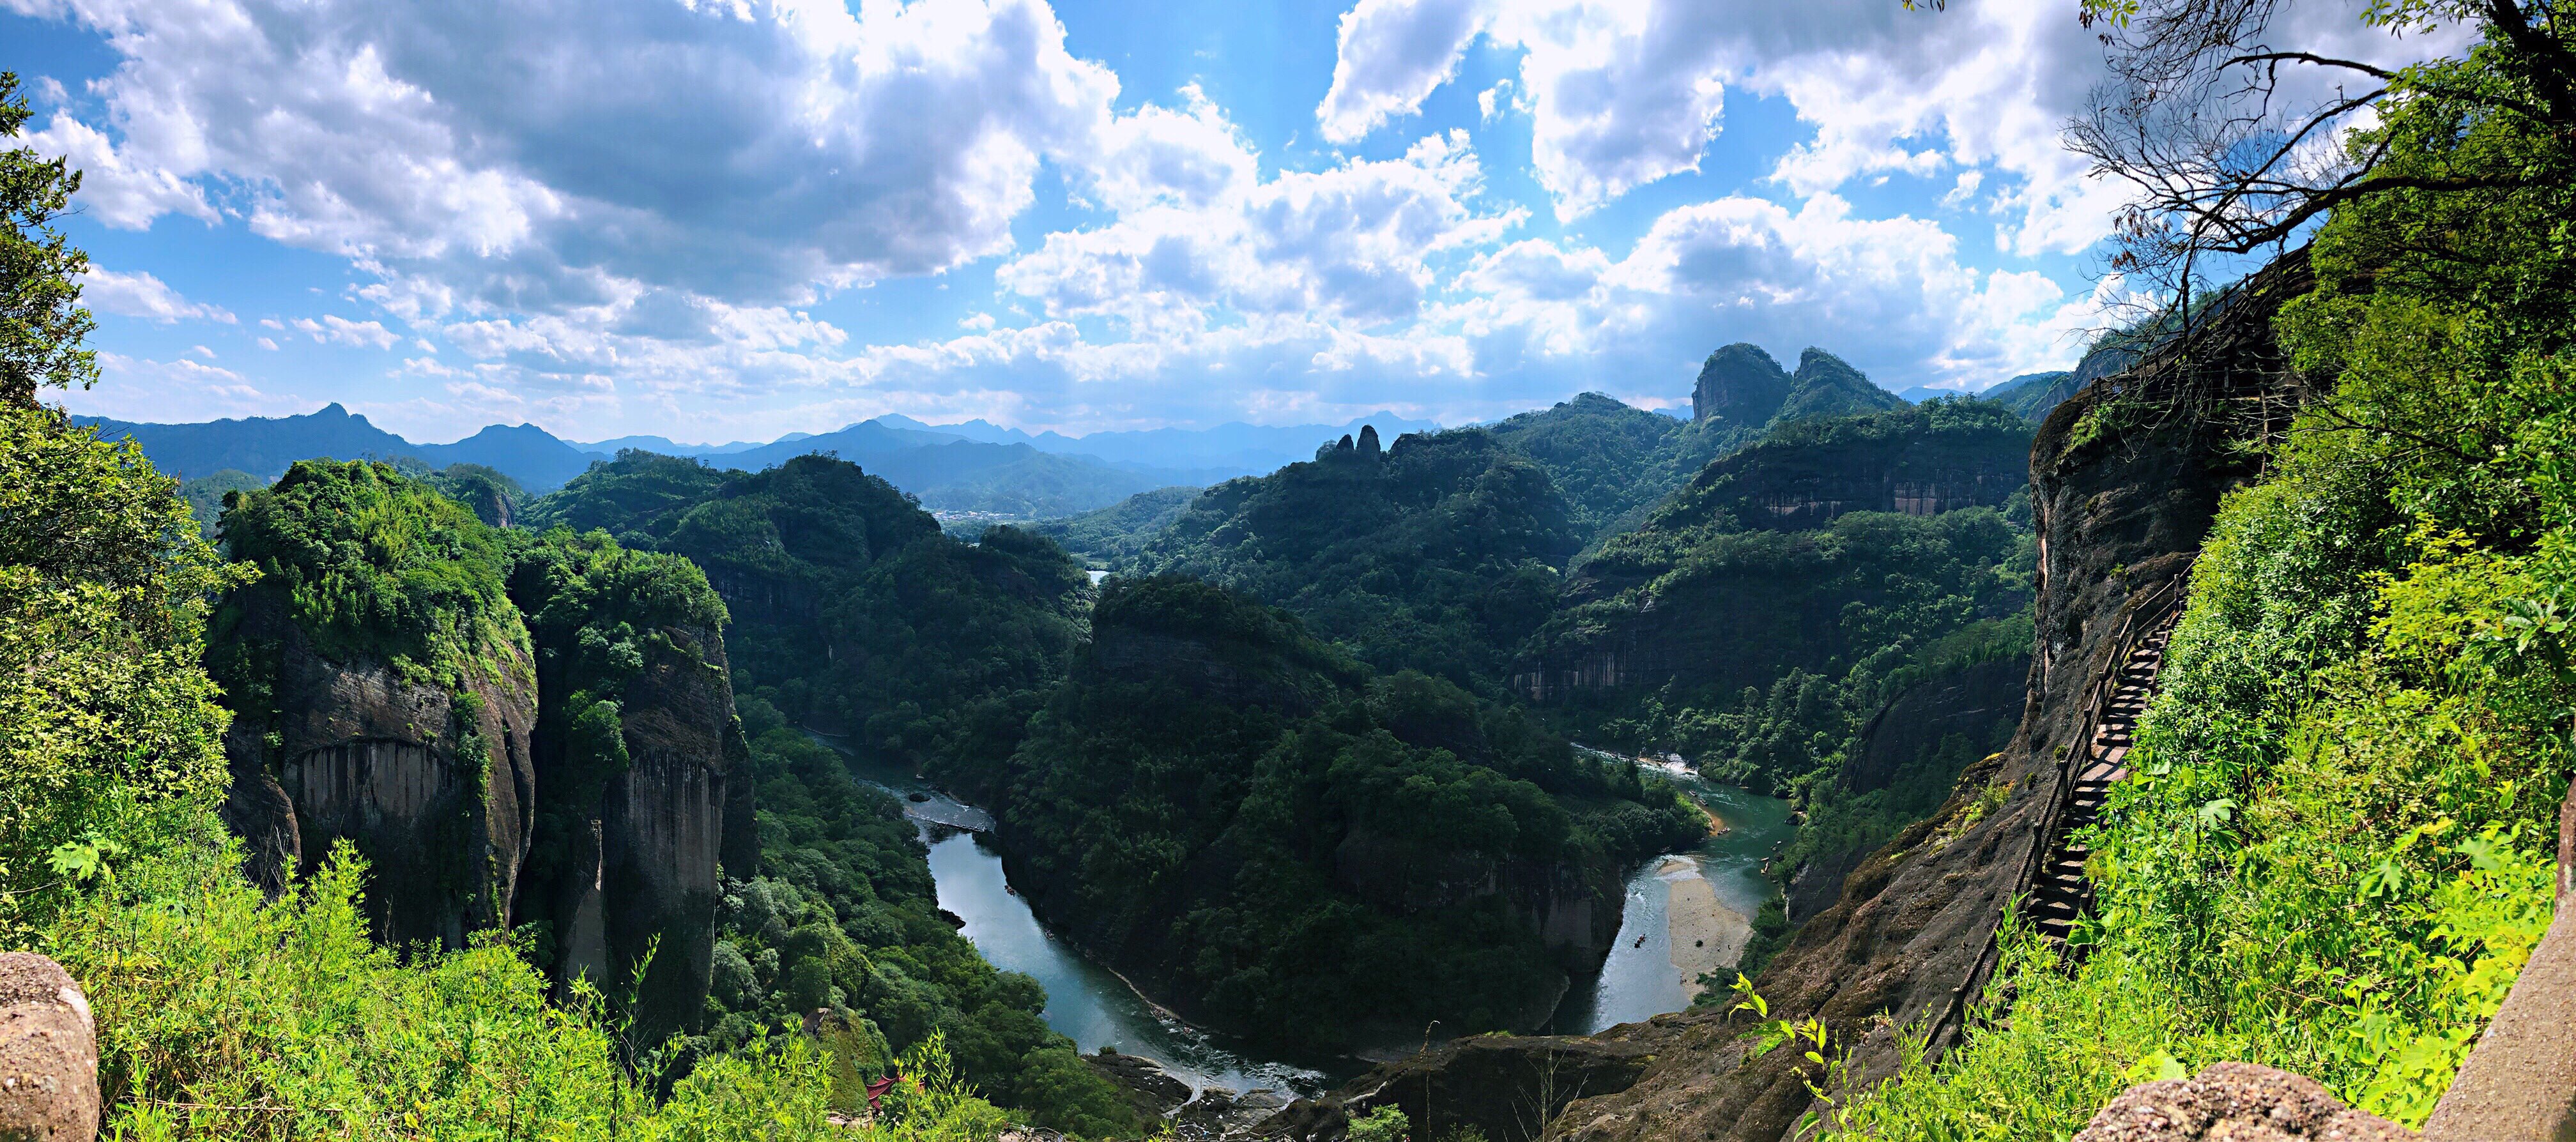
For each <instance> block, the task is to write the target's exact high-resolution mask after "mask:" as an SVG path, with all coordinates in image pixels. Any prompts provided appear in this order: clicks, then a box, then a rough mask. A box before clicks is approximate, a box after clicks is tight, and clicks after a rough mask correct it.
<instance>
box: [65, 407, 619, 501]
mask: <svg viewBox="0 0 2576 1142" xmlns="http://www.w3.org/2000/svg"><path fill="white" fill-rule="evenodd" d="M78 419H80V420H82V421H83V422H84V423H90V424H96V425H98V434H99V436H100V437H101V438H102V439H106V440H116V439H119V438H128V437H130V438H132V439H133V441H134V442H135V443H136V444H139V445H142V446H143V453H144V455H146V456H150V457H151V458H152V463H153V464H154V465H155V466H157V467H159V468H160V469H161V470H162V471H164V472H168V473H171V474H173V475H176V476H178V477H180V478H181V479H193V478H195V477H198V476H209V475H213V474H214V473H216V472H220V471H223V470H225V469H228V468H229V469H233V470H235V471H240V472H247V473H249V474H251V475H253V476H256V477H258V478H259V480H260V481H261V482H262V483H263V484H265V483H266V482H268V481H271V480H275V479H276V478H278V477H279V476H282V475H285V474H286V467H287V465H289V464H293V463H294V462H296V461H298V460H311V459H314V458H316V457H322V456H328V457H330V458H332V459H335V460H392V459H395V458H396V457H401V456H409V457H412V458H414V459H417V460H419V461H421V462H422V463H424V464H427V465H429V466H430V467H432V468H444V467H447V466H448V465H450V464H481V465H484V466H485V467H489V468H492V469H494V470H497V471H499V472H501V473H503V474H505V475H507V476H509V477H510V478H511V479H512V480H516V481H518V483H519V484H520V486H522V487H524V488H527V489H528V490H530V491H534V492H539V493H543V492H549V491H552V490H554V489H556V488H560V487H562V486H563V485H564V482H565V481H567V480H570V479H572V478H573V477H575V476H578V475H580V474H581V473H582V470H583V469H586V468H588V467H590V462H591V461H593V460H605V459H608V455H609V454H607V453H589V452H584V451H582V450H581V449H579V448H576V447H574V446H573V445H570V444H566V443H564V442H563V441H561V440H558V439H556V438H555V437H554V435H553V434H552V433H549V432H547V431H546V430H545V429H542V428H539V427H537V426H535V425H533V424H522V425H520V426H518V427H516V428H510V427H505V426H503V425H498V424H495V425H492V426H490V427H488V428H485V429H484V430H483V431H481V432H477V433H475V434H474V435H472V436H468V437H466V438H465V439H463V440H459V441H457V442H456V443H454V444H414V443H412V442H411V441H408V440H405V439H403V438H402V437H400V436H396V435H394V434H393V433H390V432H387V431H385V430H384V429H381V428H378V427H376V426H375V425H373V424H370V423H368V422H367V418H366V417H363V416H359V415H357V414H355V413H352V412H350V411H349V410H347V409H345V408H342V407H340V406H339V405H338V404H336V403H335V404H328V405H324V406H322V407H321V408H320V409H318V410H316V411H314V412H309V413H305V414H304V415H302V416H278V417H264V416H254V417H248V418H244V419H241V420H213V421H207V422H205V423H202V424H137V423H134V422H131V421H123V420H104V419H92V418H88V417H81V418H78Z"/></svg>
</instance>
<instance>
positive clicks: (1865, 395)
mask: <svg viewBox="0 0 2576 1142" xmlns="http://www.w3.org/2000/svg"><path fill="white" fill-rule="evenodd" d="M1904 404H1905V400H1904V398H1902V397H1899V396H1897V395H1896V394H1895V393H1891V392H1889V391H1887V390H1885V389H1882V388H1880V387H1878V386H1877V385H1875V384H1872V383H1871V382H1870V380H1869V378H1868V377H1866V376H1864V375H1862V374H1861V371H1860V370H1858V369H1855V368H1852V367H1851V365H1850V364H1848V363H1846V362H1845V361H1844V360H1843V359H1842V358H1840V357H1837V356H1834V355H1833V354H1831V353H1828V352H1825V351H1824V350H1822V349H1816V348H1809V349H1807V350H1806V351H1805V352H1803V353H1800V354H1799V355H1798V371H1797V372H1796V373H1794V374H1792V373H1788V372H1785V371H1783V370H1782V369H1781V368H1780V363H1779V362H1778V361H1774V360H1772V359H1771V354H1769V353H1765V352H1763V351H1762V349H1761V347H1760V346H1757V345H1748V344H1745V343H1743V342H1740V341H1739V342H1737V343H1735V344H1733V345H1729V346H1726V347H1725V348H1723V349H1719V350H1718V351H1717V352H1714V353H1711V354H1709V355H1708V361H1707V362H1706V363H1705V364H1703V365H1701V366H1700V370H1699V381H1698V383H1697V384H1694V385H1693V386H1692V387H1691V419H1692V420H1694V421H1704V422H1713V423H1714V424H1716V425H1717V426H1718V427H1721V428H1745V429H1759V428H1764V427H1767V426H1769V425H1772V424H1776V423H1786V422H1788V421H1792V420H1807V419H1812V418H1815V417H1824V416H1848V415H1850V414H1852V413H1856V412H1869V411H1872V410H1876V409H1889V408H1901V407H1903V406H1904Z"/></svg>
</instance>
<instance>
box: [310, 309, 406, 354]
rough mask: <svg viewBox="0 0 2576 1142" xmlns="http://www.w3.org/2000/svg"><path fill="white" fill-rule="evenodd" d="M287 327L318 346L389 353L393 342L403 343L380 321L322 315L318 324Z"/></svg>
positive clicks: (313, 321) (330, 314)
mask: <svg viewBox="0 0 2576 1142" xmlns="http://www.w3.org/2000/svg"><path fill="white" fill-rule="evenodd" d="M287 324H289V325H291V326H293V327H294V328H295V330H296V331H297V332H299V333H302V334H304V335H305V336H307V337H311V338H312V339H313V341H314V343H315V344H319V345H350V346H355V347H358V348H368V347H373V348H377V349H391V348H393V345H394V342H396V341H399V340H402V338H401V337H399V336H397V335H396V334H395V333H394V332H393V331H392V330H390V329H387V328H385V326H384V323H383V322H381V321H351V320H349V319H348V318H345V317H342V316H340V315H338V314H335V313H326V314H323V315H322V320H320V321H315V320H313V319H312V318H310V317H299V318H296V319H295V320H293V321H291V322H288V323H287Z"/></svg>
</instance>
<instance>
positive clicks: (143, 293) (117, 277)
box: [80, 265, 239, 325]
mask: <svg viewBox="0 0 2576 1142" xmlns="http://www.w3.org/2000/svg"><path fill="white" fill-rule="evenodd" d="M80 287H81V304H83V305H85V306H87V307H89V308H90V309H92V310H95V311H97V312H100V313H113V314H116V315H117V316H119V317H140V318H143V319H145V320H147V321H155V322H159V323H160V324H163V325H168V324H171V323H173V322H178V321H218V322H222V323H223V324H226V325H234V324H238V323H239V320H238V319H237V318H235V317H234V316H233V315H232V311H231V310H228V309H225V308H224V307H222V306H220V305H212V304H200V303H197V302H193V301H189V300H188V299H187V298H184V297H181V296H179V291H177V290H175V289H171V288H170V287H169V286H168V285H166V284H164V283H163V282H162V281H161V279H159V278H156V277H153V276H152V275H151V274H148V273H144V272H143V271H141V270H137V271H135V272H133V273H118V272H116V271H115V270H110V269H105V268H102V267H99V266H95V265H93V266H91V267H90V268H89V270H88V271H87V272H86V273H83V274H82V275H81V278H80Z"/></svg>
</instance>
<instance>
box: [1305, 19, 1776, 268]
mask: <svg viewBox="0 0 2576 1142" xmlns="http://www.w3.org/2000/svg"><path fill="white" fill-rule="evenodd" d="M1730 22H1731V21H1730V19H1729V17H1728V14H1727V13H1726V12H1725V11H1724V10H1723V9H1722V8H1721V7H1719V6H1717V5H1713V4H1708V3H1705V2H1704V0H1626V2H1598V0H1555V2H1548V3H1535V4H1503V3H1499V2H1497V0H1361V2H1360V3H1359V4H1358V5H1356V6H1354V7H1353V8H1352V9H1351V10H1350V12H1349V13H1348V14H1346V15H1344V16H1343V17H1342V25H1341V37H1340V41H1339V52H1340V55H1339V58H1338V60H1337V61H1336V63H1335V64H1334V67H1333V85H1332V87H1331V89H1330V90H1328V91H1326V92H1325V94H1324V101H1323V103H1322V104H1321V105H1320V106H1318V107H1317V108H1316V118H1317V119H1318V120H1319V121H1320V123H1321V125H1322V129H1323V133H1324V137H1325V138H1326V139H1329V140H1331V141H1334V142H1338V143H1350V142H1356V141H1357V140H1359V139H1361V138H1363V137H1366V136H1367V135H1368V134H1369V132H1371V131H1373V130H1376V129H1377V128H1378V127H1380V126H1382V125H1384V124H1386V123H1388V122H1390V121H1392V120H1394V119H1396V118H1397V117H1399V116H1402V115H1405V114H1410V113H1412V112H1413V111H1415V110H1417V109H1419V108H1420V107H1421V105H1422V101H1423V100H1424V99H1425V98H1427V97H1428V96H1429V95H1430V94H1431V93H1432V92H1433V91H1434V90H1437V89H1438V88H1439V87H1440V85H1441V84H1443V83H1446V82H1448V81H1449V80H1450V78H1451V77H1453V76H1454V75H1456V74H1457V69H1458V61H1459V59H1460V58H1461V57H1462V56H1463V55H1464V54H1465V53H1466V50H1467V47H1468V45H1470V44H1471V43H1473V42H1474V41H1475V39H1476V37H1477V36H1478V35H1483V36H1485V37H1487V38H1488V39H1490V40H1491V41H1492V42H1493V43H1495V44H1496V45H1498V46H1501V47H1505V48H1509V49H1516V50H1518V51H1520V52H1521V53H1522V56H1521V74H1520V81H1519V86H1520V88H1521V89H1522V92H1523V93H1524V96H1525V98H1526V99H1527V101H1528V106H1529V108H1530V111H1531V130H1532V138H1531V151H1532V159H1533V165H1534V166H1535V167H1536V169H1537V174H1538V177H1539V181H1540V183H1541V184H1543V185H1544V186H1546V187H1547V189H1548V191H1549V193H1550V194H1551V195H1552V196H1553V197H1554V199H1555V202H1556V212H1557V214H1558V216H1559V217H1563V218H1573V217H1576V216H1579V215H1582V214H1585V213H1588V212H1590V211H1591V210H1593V209H1594V208H1596V207H1599V206H1600V205H1601V204H1603V203H1605V202H1608V201H1610V200H1612V199H1615V198H1617V197H1619V196H1620V195H1622V194H1625V193H1627V192H1628V191H1629V190H1630V189H1632V188H1635V187H1637V186H1641V185H1644V184H1646V183H1649V182H1653V181H1655V180H1656V179H1659V178H1664V177H1666V176H1668V175H1672V174H1676V173H1679V172H1681V171H1687V170H1696V169H1698V167H1699V157H1700V152H1701V151H1702V149H1704V148H1705V147H1706V146H1707V144H1708V140H1709V139H1710V138H1711V137H1712V136H1713V135H1715V134H1716V130H1717V117H1718V112H1719V110H1720V109H1721V107H1722V106H1723V104H1724V100H1725V86H1724V83H1723V82H1722V79H1721V76H1720V75H1719V70H1720V64H1721V60H1720V55H1719V48H1720V46H1721V44H1722V38H1721V35H1722V32H1723V31H1724V29H1725V27H1726V26H1727V25H1728V24H1729V23H1730ZM1500 94H1502V93H1501V89H1494V90H1489V91H1487V92H1485V93H1484V94H1483V95H1481V96H1480V97H1479V109H1480V110H1481V111H1482V112H1483V113H1484V115H1485V117H1486V118H1489V119H1490V118H1492V117H1493V116H1494V115H1495V113H1496V111H1497V110H1498V108H1497V97H1498V96H1499V95H1500Z"/></svg>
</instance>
